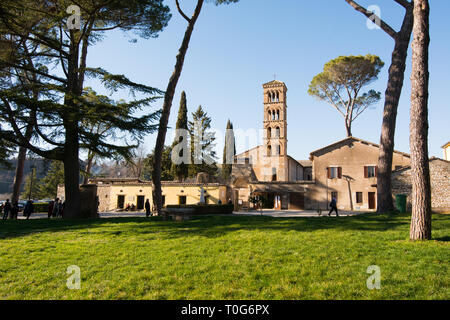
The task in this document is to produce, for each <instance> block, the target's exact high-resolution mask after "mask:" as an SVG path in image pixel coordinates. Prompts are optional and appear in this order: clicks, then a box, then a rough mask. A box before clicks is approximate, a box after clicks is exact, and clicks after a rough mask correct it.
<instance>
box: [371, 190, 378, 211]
mask: <svg viewBox="0 0 450 320" xmlns="http://www.w3.org/2000/svg"><path fill="white" fill-rule="evenodd" d="M375 201H376V200H375V192H369V209H370V210H375V209H376V208H377V206H376V202H375Z"/></svg>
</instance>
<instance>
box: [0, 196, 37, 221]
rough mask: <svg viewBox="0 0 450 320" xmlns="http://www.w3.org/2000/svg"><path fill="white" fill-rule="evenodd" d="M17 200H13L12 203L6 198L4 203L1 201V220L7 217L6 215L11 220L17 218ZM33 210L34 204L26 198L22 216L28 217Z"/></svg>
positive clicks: (18, 209)
mask: <svg viewBox="0 0 450 320" xmlns="http://www.w3.org/2000/svg"><path fill="white" fill-rule="evenodd" d="M19 211H20V208H19V202H18V201H15V202H14V203H13V204H11V202H10V201H9V199H6V202H5V203H2V204H1V206H0V212H2V213H3V220H6V219H8V216H9V217H10V219H12V220H17V216H18V215H19ZM33 212H34V206H33V201H31V200H28V201H27V203H26V204H25V207H24V208H23V215H24V217H26V218H27V220H28V219H30V216H31V214H32V213H33Z"/></svg>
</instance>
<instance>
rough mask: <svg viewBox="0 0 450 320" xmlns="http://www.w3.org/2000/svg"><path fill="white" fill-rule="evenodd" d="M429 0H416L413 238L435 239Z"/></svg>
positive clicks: (413, 109) (412, 144)
mask: <svg viewBox="0 0 450 320" xmlns="http://www.w3.org/2000/svg"><path fill="white" fill-rule="evenodd" d="M429 15H430V8H429V4H428V0H415V1H414V28H413V32H414V40H413V44H412V56H413V57H412V73H411V84H412V86H411V91H412V92H411V124H410V147H411V172H412V176H411V180H412V206H413V208H412V209H413V210H412V217H411V230H410V239H411V240H429V239H431V186H430V168H429V160H428V83H429V69H428V48H429V45H430V34H429Z"/></svg>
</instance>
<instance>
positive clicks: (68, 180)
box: [63, 31, 83, 219]
mask: <svg viewBox="0 0 450 320" xmlns="http://www.w3.org/2000/svg"><path fill="white" fill-rule="evenodd" d="M75 43H76V41H75V37H74V35H73V31H71V48H70V58H69V59H68V66H67V70H68V79H67V80H68V81H67V92H68V94H66V97H65V100H64V104H65V105H66V106H69V107H73V106H74V101H73V97H76V96H79V95H81V91H82V87H79V86H80V85H82V83H80V82H79V77H78V70H77V69H78V58H79V47H78V45H76V44H75ZM63 123H64V128H65V130H66V135H65V138H66V139H65V142H64V160H63V163H64V186H65V201H66V204H65V207H64V218H69V219H75V218H83V217H82V213H81V197H80V186H79V184H80V163H79V159H78V157H79V151H80V145H79V140H78V138H79V132H78V128H79V123H78V115H77V114H76V113H75V112H72V113H69V114H65V115H64V117H63Z"/></svg>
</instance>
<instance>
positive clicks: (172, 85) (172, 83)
mask: <svg viewBox="0 0 450 320" xmlns="http://www.w3.org/2000/svg"><path fill="white" fill-rule="evenodd" d="M203 2H204V0H198V1H197V6H196V8H195V11H194V15H193V16H192V18H190V19H189V20H188V22H189V23H188V26H187V29H186V32H185V34H184V38H183V42H182V44H181V47H180V49H179V52H178V55H177V59H176V64H175V70H174V72H173V74H172V76H171V77H170V80H169V83H168V85H167V89H166V92H165V96H164V104H163V110H162V113H161V118H160V121H159V128H158V137H157V139H156V146H155V156H154V163H153V172H152V180H153V204H154V206H155V207H156V210H157V212H158V215H160V214H161V209H162V191H161V162H162V154H163V151H164V143H165V140H166V133H167V124H168V122H169V116H170V109H171V107H172V102H173V96H174V94H175V89H176V87H177V84H178V80H179V79H180V75H181V71H182V70H183V64H184V58H185V56H186V52H187V50H188V47H189V42H190V40H191V36H192V32H193V31H194V26H195V23H196V22H197V18H198V16H199V15H200V12H201V10H202V6H203ZM185 19H186V17H185Z"/></svg>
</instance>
